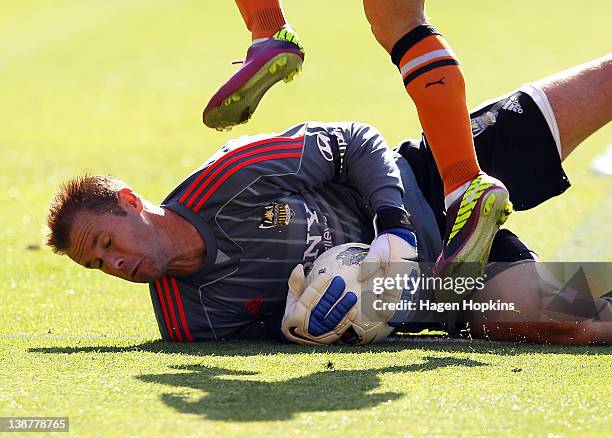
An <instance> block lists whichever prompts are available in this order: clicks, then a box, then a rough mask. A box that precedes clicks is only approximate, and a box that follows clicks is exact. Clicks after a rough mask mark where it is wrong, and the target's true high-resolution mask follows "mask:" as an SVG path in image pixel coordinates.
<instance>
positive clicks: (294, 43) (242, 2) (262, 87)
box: [202, 0, 304, 130]
mask: <svg viewBox="0 0 612 438" xmlns="http://www.w3.org/2000/svg"><path fill="white" fill-rule="evenodd" d="M236 4H237V5H238V8H239V9H240V13H241V15H242V18H243V19H244V23H245V25H246V27H247V28H248V29H249V30H250V31H251V35H252V40H253V42H252V44H251V46H250V47H249V50H248V52H247V56H246V59H245V60H244V62H243V64H242V67H241V68H240V69H239V70H238V71H237V72H236V73H235V74H234V75H233V76H232V77H231V78H230V79H229V80H228V81H227V82H226V83H225V84H223V86H222V87H221V88H220V89H219V90H218V91H217V92H216V93H215V94H214V95H213V97H212V98H211V99H210V101H209V102H208V105H207V106H206V108H205V109H204V112H203V114H202V119H203V121H204V124H205V125H206V126H208V127H211V128H215V129H218V130H225V129H230V128H231V127H232V126H234V125H237V124H239V123H246V122H247V121H248V120H249V118H250V117H251V115H252V114H253V112H254V111H255V109H256V108H257V105H258V104H259V101H260V100H261V98H262V97H263V95H264V94H265V93H266V91H268V89H270V87H272V86H273V85H274V84H276V83H277V82H279V81H280V80H281V79H284V80H285V82H289V81H290V80H292V79H293V77H294V76H295V74H296V73H297V72H298V71H299V70H300V69H301V66H302V61H303V60H304V49H303V47H302V45H301V43H300V41H299V38H298V36H297V34H296V33H295V30H294V29H293V28H292V27H291V26H289V25H287V22H286V20H285V15H284V13H283V10H282V7H281V4H280V1H279V0H236Z"/></svg>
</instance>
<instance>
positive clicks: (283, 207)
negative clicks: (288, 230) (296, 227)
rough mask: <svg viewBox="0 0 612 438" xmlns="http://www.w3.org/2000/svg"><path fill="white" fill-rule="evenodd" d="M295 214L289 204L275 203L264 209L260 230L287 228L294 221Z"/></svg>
mask: <svg viewBox="0 0 612 438" xmlns="http://www.w3.org/2000/svg"><path fill="white" fill-rule="evenodd" d="M293 216H295V213H294V212H293V210H291V207H289V204H281V203H277V202H275V203H273V204H269V205H266V206H265V207H264V212H263V217H262V220H261V224H260V225H259V228H264V229H265V228H274V227H286V226H287V225H289V222H291V219H293Z"/></svg>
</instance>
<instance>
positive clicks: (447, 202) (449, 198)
mask: <svg viewBox="0 0 612 438" xmlns="http://www.w3.org/2000/svg"><path fill="white" fill-rule="evenodd" d="M470 184H472V181H468V182H466V183H465V184H463V185H461V186H459V187H457V188H456V189H455V190H453V191H452V192H450V193H449V194H448V195H446V196H445V197H444V208H445V209H447V210H448V207H450V206H451V205H452V204H453V202H455V201H456V200H457V199H459V198H460V197H461V195H463V194H464V193H465V191H466V190H467V188H468V187H469V186H470Z"/></svg>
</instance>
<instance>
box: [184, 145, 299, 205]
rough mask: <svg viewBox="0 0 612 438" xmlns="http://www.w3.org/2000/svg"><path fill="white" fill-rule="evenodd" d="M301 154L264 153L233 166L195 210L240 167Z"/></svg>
mask: <svg viewBox="0 0 612 438" xmlns="http://www.w3.org/2000/svg"><path fill="white" fill-rule="evenodd" d="M300 147H301V146H300ZM301 156H302V152H290V153H283V154H271V155H264V156H262V157H255V158H251V159H250V160H247V161H243V162H242V163H240V164H238V165H236V166H234V167H232V168H231V169H230V170H229V171H228V172H227V173H224V174H223V176H222V177H221V178H219V180H218V181H217V182H216V183H215V184H213V186H212V187H211V188H210V189H209V190H208V192H206V193H205V194H204V196H203V197H202V199H200V202H198V203H197V204H196V206H195V207H194V208H193V211H195V212H196V213H197V212H198V211H199V210H200V208H202V206H203V205H204V203H205V202H206V201H207V200H208V199H209V198H210V197H211V196H212V195H213V194H214V193H215V191H216V190H217V189H218V188H219V187H220V186H221V184H223V183H224V182H225V181H226V180H227V179H228V178H229V177H230V176H232V175H233V174H234V173H236V172H238V171H239V170H240V169H242V168H244V167H247V166H250V165H251V164H255V163H259V162H261V161H267V160H277V159H280V158H300V157H301Z"/></svg>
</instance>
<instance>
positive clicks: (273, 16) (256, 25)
mask: <svg viewBox="0 0 612 438" xmlns="http://www.w3.org/2000/svg"><path fill="white" fill-rule="evenodd" d="M236 4H237V5H238V9H240V14H241V15H242V19H243V20H244V24H246V27H247V29H249V30H250V31H251V34H252V36H253V40H258V39H261V38H270V37H272V35H274V34H275V33H276V31H278V30H279V29H280V28H281V27H283V26H284V25H285V24H286V23H287V22H286V21H285V16H284V14H283V10H282V8H281V5H280V1H279V0H236Z"/></svg>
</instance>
